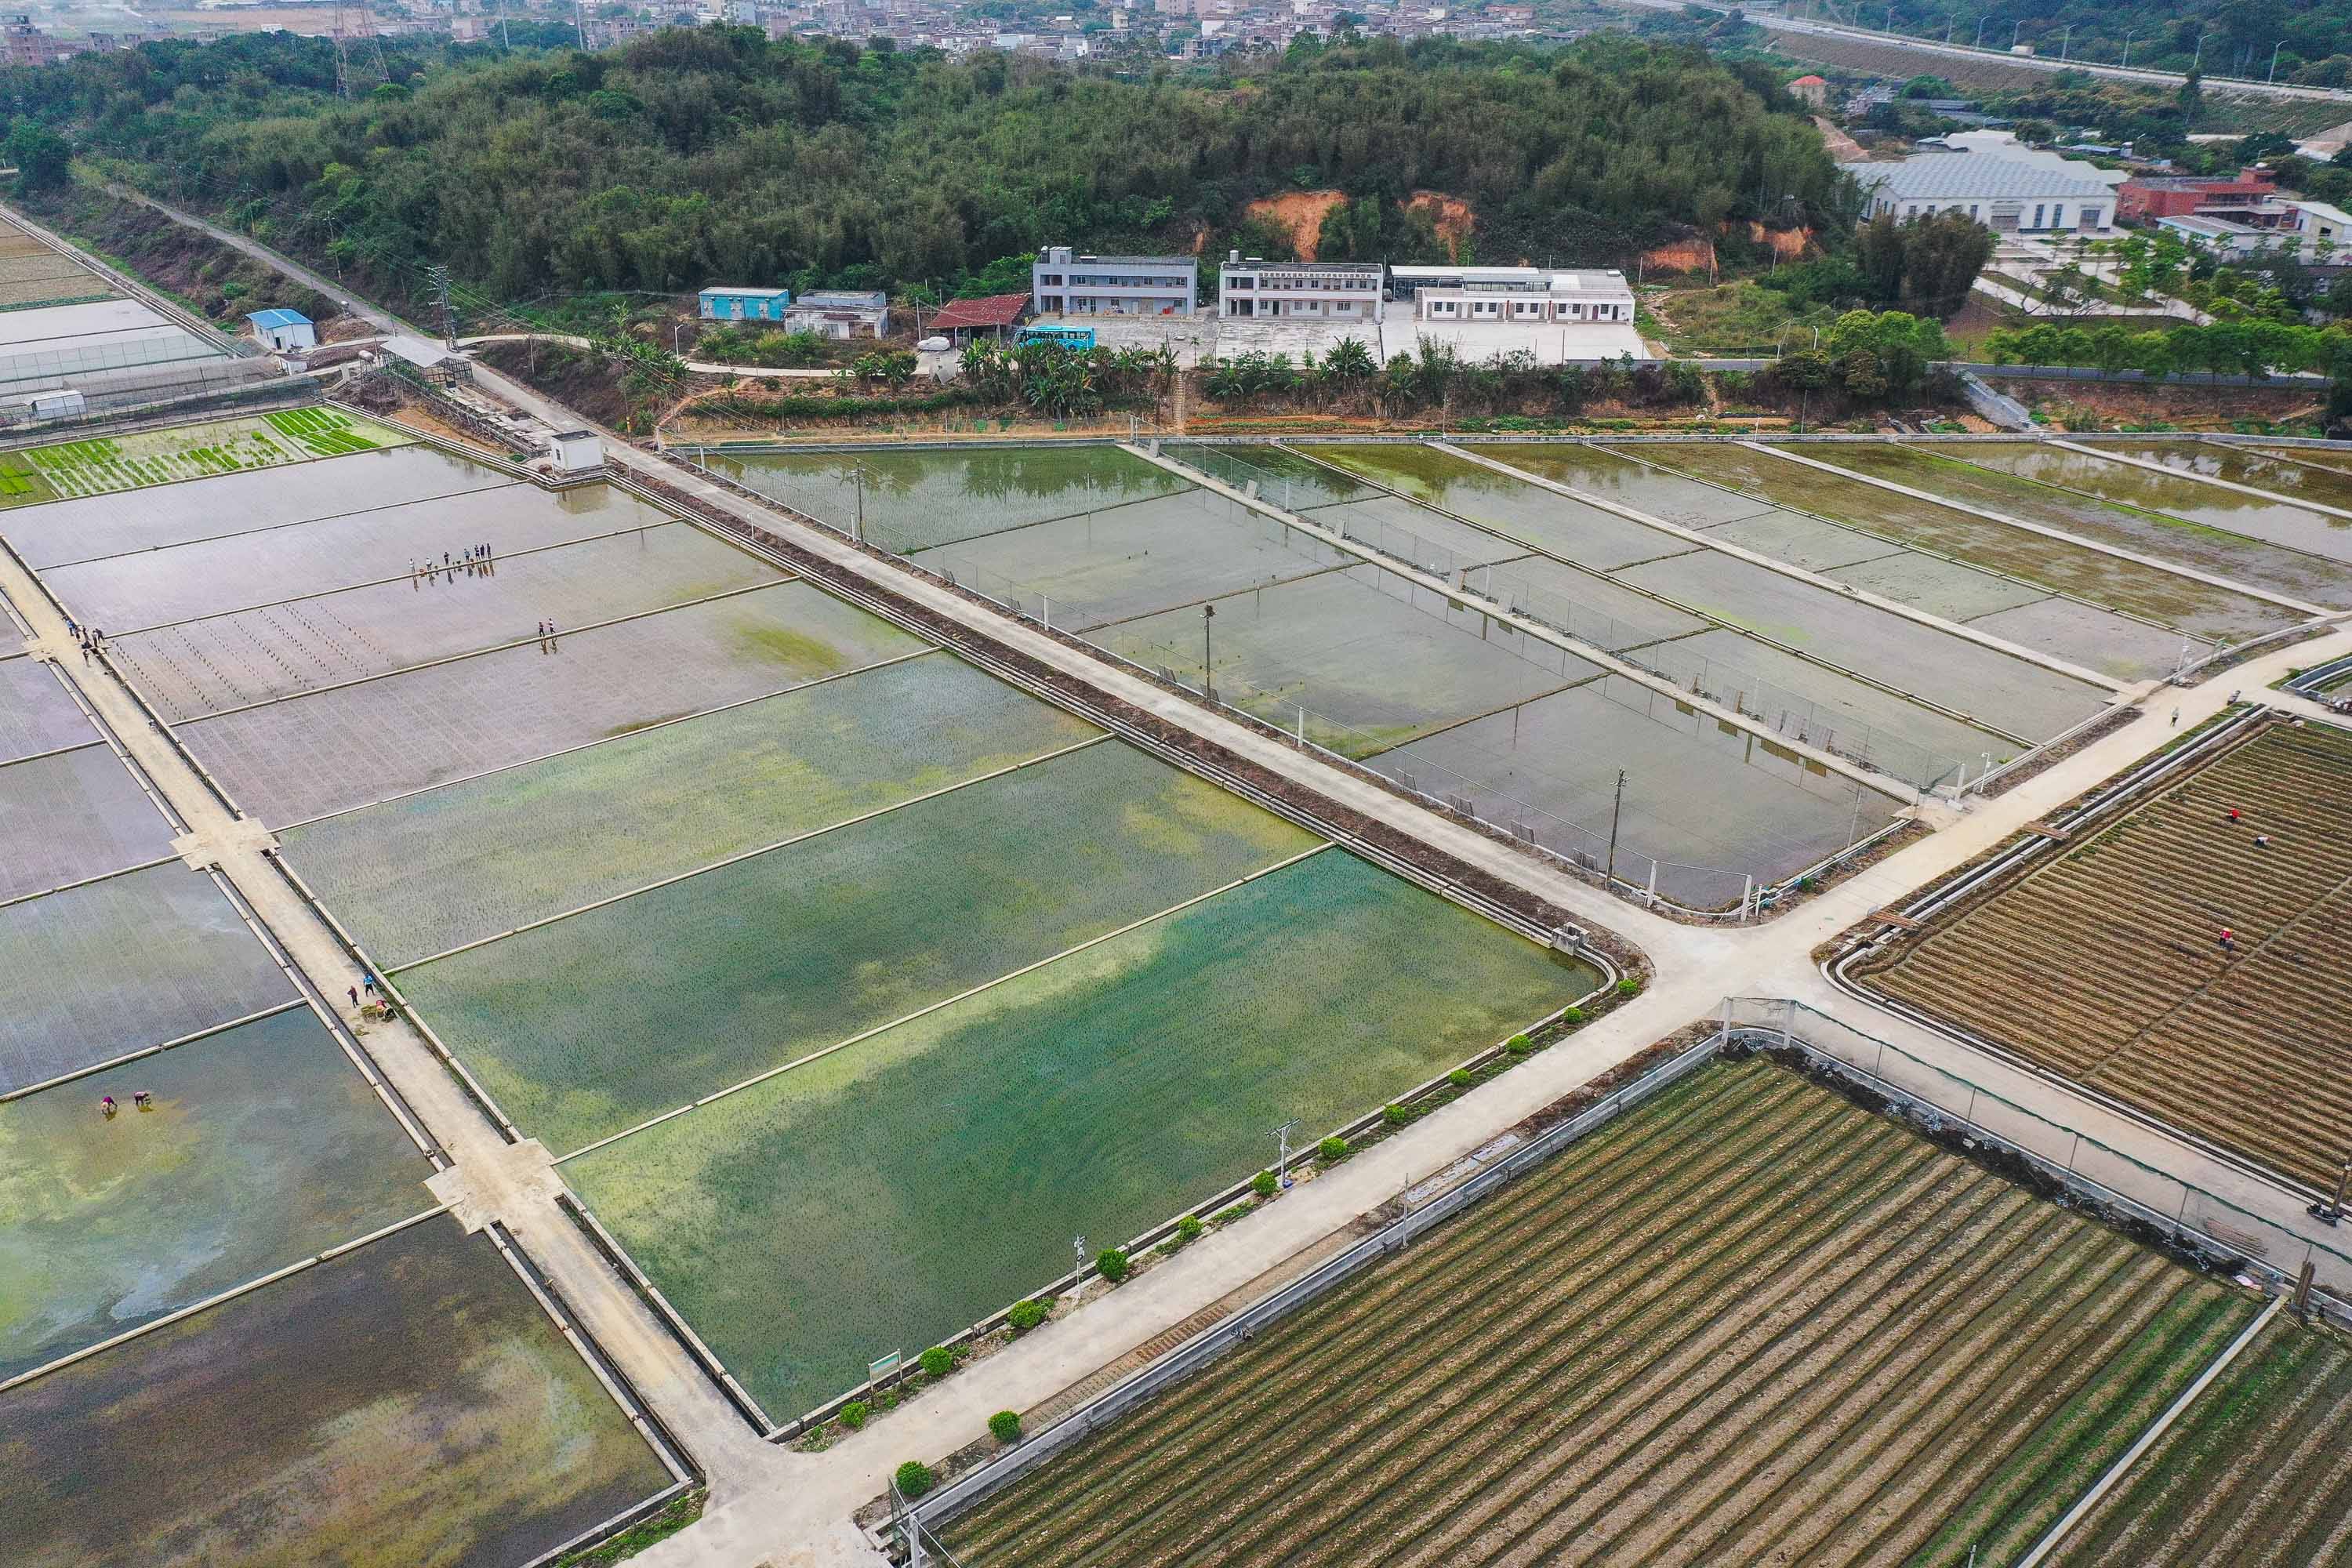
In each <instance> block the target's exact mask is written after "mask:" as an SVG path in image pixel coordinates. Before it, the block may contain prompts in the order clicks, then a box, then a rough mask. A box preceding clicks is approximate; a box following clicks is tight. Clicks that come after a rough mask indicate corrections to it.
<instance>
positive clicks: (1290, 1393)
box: [945, 1059, 2256, 1568]
mask: <svg viewBox="0 0 2352 1568" xmlns="http://www.w3.org/2000/svg"><path fill="white" fill-rule="evenodd" d="M2255 1310H2256V1302H2255V1300H2254V1299H2253V1298H2252V1295H2251V1294H2250V1293H2244V1292H2240V1291H2238V1290H2235V1289H2231V1288H2230V1287H2228V1286H2226V1285H2224V1284H2221V1283H2219V1282H2216V1281H2214V1280H2211V1279H2206V1278H2203V1277H2200V1276H2199V1275H2197V1274H2194V1273H2192V1272H2190V1271H2189V1270H2187V1269H2185V1268H2181V1267H2179V1265H2177V1264H2174V1263H2172V1262H2170V1261H2168V1260H2167V1259H2165V1258H2161V1257H2159V1256H2158V1255H2156V1254H2154V1253H2151V1252H2148V1251H2146V1250H2144V1249H2142V1248H2140V1247H2137V1246H2136V1245H2134V1244H2133V1243H2132V1242H2130V1241H2128V1240H2126V1238H2124V1237H2121V1236H2120V1235H2117V1234H2116V1233H2114V1232H2112V1231H2108V1230H2106V1229H2104V1228H2102V1227H2100V1226H2097V1225H2095V1224H2094V1223H2092V1222H2090V1221H2088V1220H2085V1219H2084V1218H2082V1217H2080V1216H2078V1215H2074V1214H2070V1213H2068V1212H2066V1211H2065V1210H2063V1209H2060V1208H2057V1207H2055V1206H2053V1205H2046V1204H2042V1203H2040V1202H2038V1201H2036V1200H2035V1199H2033V1198H2032V1196H2031V1195H2030V1194H2027V1193H2026V1192H2024V1191H2023V1190H2021V1189H2020V1188H2017V1187H2014V1186H2012V1185H2011V1184H2009V1183H2007V1182H2006V1181H2004V1180H2002V1179H2000V1178H1999V1177H1997V1176H1994V1175H1992V1174H1991V1173H1989V1172H1987V1171H1985V1170H1983V1169H1982V1168H1980V1167H1979V1166H1977V1165H1975V1164H1973V1163H1969V1162H1967V1161H1965V1160H1962V1159H1960V1158H1958V1157H1956V1156H1954V1155H1952V1154H1949V1153H1947V1152H1944V1151H1943V1150H1941V1149H1940V1148H1938V1147H1937V1146H1935V1145H1933V1144H1931V1143H1928V1142H1926V1141H1925V1140H1923V1139H1921V1138H1920V1137H1918V1136H1917V1135H1916V1133H1914V1132H1913V1131H1910V1130H1908V1129H1907V1128H1906V1127H1903V1126H1901V1125H1898V1124H1896V1123H1895V1122H1892V1121H1886V1120H1884V1119H1881V1118H1879V1117H1876V1116H1874V1115H1872V1114H1870V1113H1868V1112H1866V1111H1864V1110H1861V1109H1859V1108H1858V1107H1856V1106H1854V1105H1853V1104H1850V1103H1849V1102H1847V1101H1845V1100H1843V1099H1840V1098H1838V1097H1836V1096H1834V1095H1832V1094H1831V1093H1830V1092H1829V1091H1827V1090H1825V1089H1820V1088H1818V1087H1816V1086H1814V1085H1812V1084H1811V1083H1810V1082H1808V1081H1806V1080H1804V1079H1801V1078H1798V1077H1797V1076H1795V1075H1793V1074H1791V1073H1790V1072H1787V1071H1785V1070H1784V1069H1781V1068H1777V1067H1774V1066H1771V1065H1769V1063H1767V1062H1764V1061H1762V1060H1757V1059H1751V1060H1748V1061H1745V1062H1738V1063H1726V1064H1720V1065H1717V1066H1715V1067H1712V1068H1706V1069H1705V1070H1703V1071H1701V1072H1700V1073H1698V1074H1696V1075H1695V1076H1694V1077H1693V1078H1691V1079H1688V1080H1686V1081H1685V1082H1684V1083H1683V1084H1681V1085H1678V1086H1676V1087H1675V1089H1672V1090H1669V1091H1668V1092H1667V1093H1666V1094H1665V1095H1664V1096H1662V1097H1661V1098H1660V1099H1659V1100H1655V1101H1654V1102H1652V1103H1651V1104H1649V1105H1647V1106H1645V1107H1643V1108H1642V1109H1641V1110H1636V1111H1634V1112H1632V1113H1630V1114H1629V1115H1627V1116H1625V1117H1623V1118H1622V1119H1620V1120H1619V1121H1615V1122H1612V1123H1610V1124H1608V1125H1606V1126H1604V1127H1603V1128H1601V1129H1600V1130H1598V1131H1595V1132H1594V1133H1592V1134H1591V1135H1590V1136H1588V1137H1586V1138H1585V1139H1583V1140H1582V1141H1580V1142H1578V1143H1576V1144H1574V1145H1573V1146H1571V1147H1570V1148H1569V1149H1567V1150H1565V1151H1563V1152H1560V1153H1559V1154H1557V1155H1555V1156H1554V1157H1553V1158H1552V1159H1550V1160H1549V1161H1548V1162H1546V1163H1544V1164H1543V1165H1541V1166H1539V1167H1538V1168H1537V1169H1536V1170H1535V1171H1533V1172H1532V1173H1528V1174H1527V1175H1525V1176H1523V1177H1521V1178H1520V1179H1519V1180H1517V1181H1516V1182H1514V1183H1512V1184H1510V1185H1508V1186H1507V1187H1505V1188H1503V1189H1501V1190H1500V1191H1499V1192H1498V1193H1497V1194H1496V1195H1494V1196H1492V1197H1490V1198H1488V1199H1487V1200H1486V1202H1484V1203H1483V1204H1481V1205H1478V1206H1477V1207H1475V1209H1473V1210H1471V1211H1469V1212H1468V1213H1467V1214H1465V1215H1463V1216H1462V1217H1461V1218H1459V1219H1457V1220H1455V1221H1454V1223H1453V1224H1451V1225H1450V1226H1446V1227H1445V1228H1444V1229H1442V1230H1440V1231H1439V1232H1438V1233H1436V1234H1435V1235H1434V1236H1433V1237H1429V1238H1428V1239H1425V1240H1423V1242H1421V1243H1420V1244H1419V1245H1417V1246H1415V1247H1412V1248H1410V1249H1407V1250H1406V1251H1404V1252H1402V1253H1401V1254H1399V1255H1398V1256H1397V1257H1396V1258H1394V1259H1393V1260H1391V1262H1388V1263H1386V1264H1383V1265H1381V1266H1380V1267H1378V1268H1375V1269H1374V1270H1372V1271H1371V1272H1370V1273H1368V1274H1366V1275H1364V1276H1361V1277H1360V1278H1359V1279H1356V1280H1354V1281H1351V1282H1350V1283H1349V1284H1347V1285H1345V1286H1343V1287H1341V1288H1339V1289H1336V1290H1334V1291H1332V1292H1331V1293H1330V1294H1328V1296H1325V1297H1323V1298H1321V1299H1319V1300H1317V1301H1315V1302H1313V1303H1311V1304H1309V1305H1308V1306H1307V1307H1305V1308H1303V1309H1302V1310H1299V1311H1298V1312H1297V1314H1295V1315H1294V1316H1292V1317H1291V1318H1289V1319H1287V1320H1285V1321H1282V1322H1281V1323H1279V1324H1278V1325H1276V1326H1275V1327H1273V1328H1271V1329H1269V1330H1267V1331H1262V1332H1260V1333H1259V1334H1257V1335H1256V1336H1255V1338H1254V1339H1253V1340H1252V1341H1250V1342H1248V1343H1247V1344H1245V1345H1244V1346H1241V1347H1240V1348H1238V1349H1235V1350H1234V1351H1232V1352H1229V1353H1227V1354H1226V1355H1225V1356H1224V1357H1223V1358H1222V1359H1221V1360H1219V1361H1216V1362H1214V1363H1211V1364H1210V1365H1209V1367H1208V1368H1207V1369H1205V1370H1204V1371H1202V1373H1199V1374H1197V1375H1195V1376H1193V1377H1192V1378H1190V1379H1188V1380H1187V1381H1185V1382H1183V1383H1181V1384H1178V1385H1176V1387H1175V1388H1173V1389H1172V1390H1171V1392H1169V1393H1168V1394H1163V1395H1161V1396H1160V1398H1158V1399H1157V1400H1155V1401H1153V1402H1152V1403H1151V1404H1150V1405H1146V1406H1144V1407H1143V1408H1141V1409H1139V1410H1138V1411H1136V1412H1134V1413H1133V1414H1131V1415H1128V1416H1126V1417H1124V1418H1123V1419H1121V1420H1119V1421H1118V1422H1116V1423H1114V1424H1113V1425H1111V1426H1108V1427H1106V1428H1105V1429H1104V1430H1103V1431H1102V1432H1101V1433H1100V1434H1098V1435H1097V1436H1091V1437H1089V1438H1087V1439H1084V1440H1082V1441H1081V1443H1080V1444H1079V1445H1078V1446H1076V1447H1074V1448H1073V1449H1071V1450H1070V1451H1069V1452H1067V1453H1066V1454H1064V1455H1060V1456H1057V1457H1056V1458H1054V1459H1053V1460H1050V1461H1048V1462H1047V1463H1046V1464H1045V1466H1043V1467H1042V1468H1040V1469H1038V1470H1037V1471H1036V1472H1035V1473H1034V1474H1033V1475H1031V1476H1029V1477H1027V1478H1025V1479H1023V1480H1021V1481H1019V1482H1016V1483H1015V1484H1014V1485H1013V1487H1011V1488H1010V1489H1006V1490H1005V1491H1003V1492H1001V1493H999V1494H997V1495H996V1496H995V1497H993V1498H991V1499H990V1500H987V1501H986V1502H984V1503H982V1505H981V1506H980V1507H979V1508H978V1509H977V1510H974V1511H973V1512H971V1513H970V1514H967V1515H965V1516H963V1517H961V1518H958V1519H956V1520H954V1521H950V1523H949V1524H948V1525H947V1526H946V1528H945V1535H946V1539H947V1542H948V1545H949V1547H950V1550H952V1551H953V1552H955V1553H956V1555H957V1557H958V1560H959V1561H961V1562H963V1563H968V1564H971V1565H972V1568H989V1565H993V1564H1010V1563H1045V1562H1052V1563H1071V1564H1088V1565H1113V1564H1123V1563H1166V1562H1175V1561H1190V1560H1192V1559H1193V1558H1194V1557H1195V1556H1198V1557H1199V1558H1201V1559H1202V1560H1213V1561H1215V1562H1218V1563H1230V1564H1255V1563H1286V1564H1306V1563H1330V1564H1335V1565H1336V1564H1348V1563H1363V1562H1367V1561H1370V1560H1373V1559H1375V1558H1377V1559H1378V1560H1379V1561H1381V1562H1382V1563H1396V1564H1438V1563H1444V1564H1447V1565H1449V1568H1452V1565H1458V1564H1486V1563H1532V1562H1538V1561H1540V1562H1546V1563H1642V1564H1644V1565H1649V1568H1674V1565H1676V1564H1685V1563H1687V1564H1693V1565H1697V1564H1708V1565H1713V1564H1722V1563H1809V1564H1843V1563H1854V1564H1861V1563H1905V1562H1918V1563H1937V1564H1942V1563H1961V1562H1964V1561H1965V1560H1966V1557H1967V1554H1968V1552H1969V1548H1970V1547H1975V1548H1976V1549H1977V1551H1978V1555H1979V1561H1981V1562H1990V1563H2011V1562H2014V1561H2016V1560H2017V1558H2018V1556H2019V1555H2020V1554H2021V1552H2023V1551H2024V1550H2025V1549H2026V1548H2027V1547H2029V1546H2030V1545H2031V1544H2032V1542H2033V1541H2034V1540H2035V1539H2036V1538H2037V1537H2038V1536H2039V1535H2040V1533H2041V1532H2042V1531H2043V1530H2044V1529H2046V1528H2047V1526H2048V1525H2049V1524H2050V1522H2051V1521H2053V1520H2054V1519H2056V1518H2057V1517H2058V1515H2059V1514H2060V1513H2062V1512H2063V1510H2065V1509H2066V1508H2067V1507H2068V1506H2069V1505H2070V1504H2071V1503H2072V1502H2073V1501H2074V1499H2075V1498H2076V1497H2078V1496H2079V1495H2080V1494H2081V1492H2082V1490H2083V1489H2084V1488H2085V1487H2086V1486H2087V1485H2088V1484H2089V1483H2090V1482H2091V1481H2092V1480H2093V1479H2095V1478H2096V1477H2097V1476H2098V1474H2099V1473H2100V1472H2101V1470H2102V1469H2103V1468H2105V1466H2106V1465H2108V1464H2109V1463H2111V1462H2112V1461H2113V1459H2114V1458H2116V1456H2117V1455H2118V1454H2119V1453H2121V1452H2122V1450H2123V1449H2124V1448H2125V1447H2126V1446H2127V1445H2128V1444H2129V1443H2130V1442H2131V1440H2132V1438H2133V1437H2134V1436H2136V1435H2137V1433H2138V1432H2139V1431H2140V1430H2141V1429H2142V1427H2143V1426H2145V1425H2146V1424H2147V1422H2148V1421H2149V1420H2150V1419H2152V1418H2153V1417H2154V1415H2156V1414H2157V1413H2158V1411H2160V1410H2161V1409H2162V1408H2163V1406H2164V1405H2165V1404H2166V1403H2167V1402H2168V1400H2169V1399H2170V1398H2171V1397H2172V1396H2173V1395H2174V1394H2177V1393H2178V1392H2179V1389H2181V1388H2182V1387H2184V1386H2186V1385H2187V1384H2189V1382H2190V1381H2191V1380H2192V1379H2193V1378H2194V1377H2195V1376H2196V1374H2197V1373H2198V1372H2199V1371H2200V1370H2201V1368H2202V1367H2203V1366H2204V1365H2205V1364H2206V1363H2208V1362H2210V1359H2211V1357H2212V1356H2213V1355H2214V1354H2215V1353H2216V1352H2218V1351H2219V1350H2220V1348H2221V1346H2222V1345H2223V1344H2224V1343H2226V1342H2227V1341H2228V1339H2229V1338H2230V1336H2231V1334H2232V1333H2233V1332H2234V1331H2236V1330H2238V1329H2239V1328H2240V1327H2242V1325H2243V1324H2244V1323H2245V1322H2246V1321H2249V1320H2250V1319H2251V1318H2252V1316H2253V1314H2254V1312H2255Z"/></svg>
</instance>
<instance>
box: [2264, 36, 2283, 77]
mask: <svg viewBox="0 0 2352 1568" xmlns="http://www.w3.org/2000/svg"><path fill="white" fill-rule="evenodd" d="M2284 47H2286V40H2285V39H2284V38H2281V39H2280V40H2279V41H2278V42H2277V43H2275V44H2273V45H2272V46H2271V74H2270V75H2268V76H2266V77H2264V78H2263V84H2264V85H2265V86H2268V85H2269V84H2271V83H2273V82H2275V81H2277V80H2278V56H2279V51H2280V50H2281V49H2283V48H2284Z"/></svg>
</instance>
